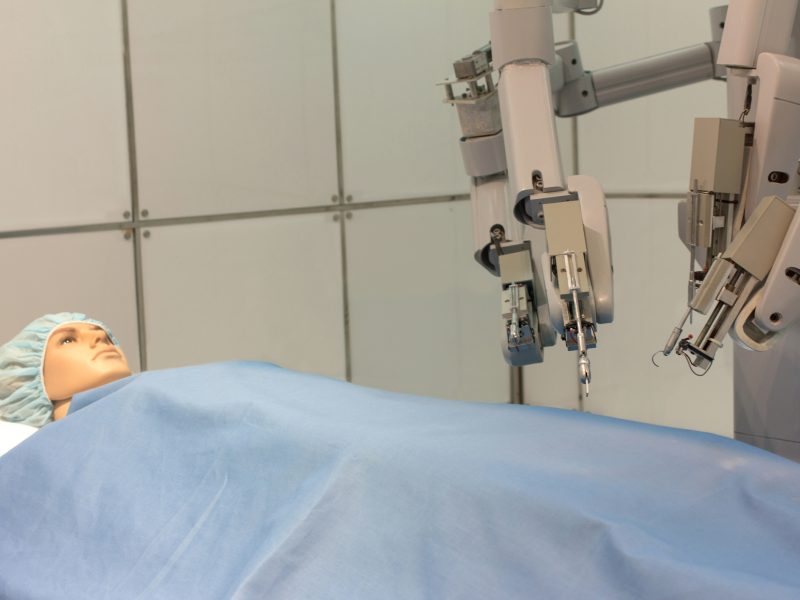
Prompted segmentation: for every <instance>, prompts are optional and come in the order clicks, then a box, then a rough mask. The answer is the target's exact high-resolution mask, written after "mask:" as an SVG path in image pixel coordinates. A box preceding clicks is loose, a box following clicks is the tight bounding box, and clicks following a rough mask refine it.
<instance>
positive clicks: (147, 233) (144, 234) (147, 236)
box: [142, 231, 150, 238]
mask: <svg viewBox="0 0 800 600" xmlns="http://www.w3.org/2000/svg"><path fill="white" fill-rule="evenodd" d="M142 235H143V236H144V237H146V238H149V237H150V232H149V231H145V232H144V233H143V234H142Z"/></svg>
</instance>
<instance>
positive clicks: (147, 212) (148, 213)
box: [142, 208, 150, 217]
mask: <svg viewBox="0 0 800 600" xmlns="http://www.w3.org/2000/svg"><path fill="white" fill-rule="evenodd" d="M149 216H150V211H149V210H147V209H146V208H145V209H142V217H149Z"/></svg>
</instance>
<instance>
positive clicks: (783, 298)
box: [755, 210, 800, 332]
mask: <svg viewBox="0 0 800 600" xmlns="http://www.w3.org/2000/svg"><path fill="white" fill-rule="evenodd" d="M798 320H800V211H798V210H795V214H794V217H793V219H792V223H791V225H789V230H788V231H787V232H786V237H785V238H784V240H783V245H782V246H781V249H780V250H779V251H778V256H777V257H776V258H775V263H774V265H773V267H772V270H771V271H770V273H769V276H768V277H767V280H766V282H765V283H764V288H763V290H762V296H761V302H759V304H758V306H757V308H756V311H755V321H756V324H757V325H758V326H759V327H760V328H761V329H764V330H765V331H775V332H778V331H783V330H784V329H786V328H787V327H789V326H790V325H793V324H795V323H797V321H798Z"/></svg>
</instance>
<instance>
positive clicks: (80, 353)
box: [43, 323, 131, 421]
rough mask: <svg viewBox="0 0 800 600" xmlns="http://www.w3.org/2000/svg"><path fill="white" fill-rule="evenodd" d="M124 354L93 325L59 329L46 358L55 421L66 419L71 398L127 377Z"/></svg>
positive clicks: (46, 385) (47, 387) (47, 386)
mask: <svg viewBox="0 0 800 600" xmlns="http://www.w3.org/2000/svg"><path fill="white" fill-rule="evenodd" d="M130 374H131V370H130V368H129V367H128V361H127V359H126V358H125V354H124V353H123V352H122V349H121V348H120V347H119V346H116V345H114V342H113V341H112V340H111V337H110V336H109V335H108V333H106V331H105V330H104V329H103V328H102V327H99V326H98V325H95V324H93V323H66V324H64V325H62V326H60V327H58V328H56V329H55V330H54V331H53V333H52V334H51V335H50V339H49V340H48V341H47V347H46V349H45V354H44V368H43V375H44V379H43V382H44V389H45V391H46V392H47V396H48V398H50V401H51V402H52V403H53V420H54V421H58V420H59V419H63V418H64V417H65V416H66V414H67V411H68V410H69V405H70V402H71V401H72V397H73V396H74V395H75V394H77V393H79V392H83V391H86V390H89V389H92V388H96V387H99V386H101V385H104V384H106V383H111V382H112V381H116V380H117V379H122V378H124V377H128V376H129V375H130Z"/></svg>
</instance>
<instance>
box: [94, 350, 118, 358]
mask: <svg viewBox="0 0 800 600" xmlns="http://www.w3.org/2000/svg"><path fill="white" fill-rule="evenodd" d="M109 353H110V354H113V355H114V356H116V357H117V358H119V352H118V351H117V349H116V348H104V349H103V350H100V352H98V353H97V354H95V355H94V358H93V359H92V360H97V359H98V358H100V357H101V356H104V355H106V354H109Z"/></svg>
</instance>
